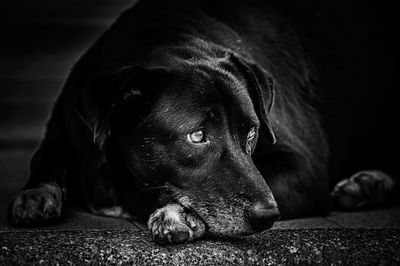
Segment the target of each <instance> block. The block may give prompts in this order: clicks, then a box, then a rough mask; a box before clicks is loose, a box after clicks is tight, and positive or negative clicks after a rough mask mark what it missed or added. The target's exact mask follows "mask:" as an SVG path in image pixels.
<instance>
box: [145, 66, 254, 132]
mask: <svg viewBox="0 0 400 266" xmlns="http://www.w3.org/2000/svg"><path fill="white" fill-rule="evenodd" d="M224 114H225V115H227V116H229V117H235V119H236V120H241V121H247V122H249V123H251V124H258V118H257V115H256V113H255V111H254V106H253V103H252V100H251V98H250V96H249V93H248V90H247V89H246V88H244V87H243V85H242V84H241V83H240V81H239V79H238V78H236V77H235V76H233V75H232V74H231V73H229V72H227V71H224V70H221V69H216V68H211V67H209V68H202V69H201V68H199V69H195V70H192V71H190V72H187V73H185V75H184V76H183V77H181V78H179V79H177V80H175V81H173V82H171V85H170V87H169V88H168V89H166V90H165V93H164V94H163V95H161V97H160V99H159V100H158V102H157V104H156V105H155V110H154V112H153V115H154V117H155V118H156V119H157V120H158V121H159V122H161V123H164V124H165V126H166V127H167V128H171V127H172V128H173V129H175V130H178V131H185V130H186V131H187V130H192V129H196V128H199V127H201V126H202V124H203V123H204V121H205V120H206V119H208V118H210V117H212V118H213V119H214V120H217V121H218V120H219V119H222V118H221V116H222V115H224Z"/></svg>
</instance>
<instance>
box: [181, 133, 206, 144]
mask: <svg viewBox="0 0 400 266" xmlns="http://www.w3.org/2000/svg"><path fill="white" fill-rule="evenodd" d="M186 139H187V141H188V142H190V143H194V144H200V143H206V142H207V141H206V136H205V133H204V131H203V130H197V131H195V132H192V133H190V134H187V135H186Z"/></svg>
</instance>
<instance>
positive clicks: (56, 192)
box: [8, 184, 62, 226]
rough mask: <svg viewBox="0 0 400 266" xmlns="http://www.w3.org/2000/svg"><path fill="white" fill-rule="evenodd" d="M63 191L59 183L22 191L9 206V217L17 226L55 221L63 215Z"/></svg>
mask: <svg viewBox="0 0 400 266" xmlns="http://www.w3.org/2000/svg"><path fill="white" fill-rule="evenodd" d="M61 207H62V191H61V188H60V187H59V186H57V185H49V184H46V185H43V186H40V187H38V188H33V189H27V190H23V191H21V192H20V193H19V194H18V195H17V196H15V198H14V199H13V201H12V202H11V204H10V206H9V214H8V215H9V216H8V219H9V221H10V223H11V224H13V225H17V226H28V225H38V224H43V223H47V222H54V221H56V220H58V219H59V218H60V216H61Z"/></svg>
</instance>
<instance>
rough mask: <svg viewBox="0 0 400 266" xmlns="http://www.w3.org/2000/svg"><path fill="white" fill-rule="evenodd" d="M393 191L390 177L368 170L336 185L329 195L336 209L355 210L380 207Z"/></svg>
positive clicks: (392, 182)
mask: <svg viewBox="0 0 400 266" xmlns="http://www.w3.org/2000/svg"><path fill="white" fill-rule="evenodd" d="M393 189H394V181H393V179H392V178H391V177H390V176H388V175H387V174H385V173H383V172H381V171H376V170H368V171H361V172H357V173H355V174H354V175H352V176H351V177H350V178H348V179H344V180H342V181H340V182H339V183H337V184H336V186H335V188H334V189H333V191H332V193H331V195H332V197H333V200H334V203H335V204H336V206H337V207H339V208H341V209H345V210H356V209H361V208H364V207H379V206H381V205H382V204H383V203H384V202H385V201H386V199H387V198H388V196H389V195H390V193H391V191H392V190H393Z"/></svg>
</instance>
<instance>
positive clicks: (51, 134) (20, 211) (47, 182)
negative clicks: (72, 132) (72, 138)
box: [8, 110, 68, 226]
mask: <svg viewBox="0 0 400 266" xmlns="http://www.w3.org/2000/svg"><path fill="white" fill-rule="evenodd" d="M55 111H56V110H55ZM57 115H58V114H57V113H55V112H53V116H52V118H51V119H50V121H49V123H48V127H47V133H46V137H45V139H44V140H43V141H42V143H41V145H40V148H39V149H38V150H37V151H36V153H35V154H34V156H33V158H32V160H31V167H30V177H29V180H28V183H27V184H26V185H25V187H24V189H23V190H22V191H21V192H19V193H18V194H17V195H16V196H15V197H14V199H13V200H12V202H11V204H10V206H9V214H8V219H9V222H10V223H11V224H14V225H20V226H23V225H31V224H41V223H46V222H50V221H56V220H58V219H59V218H60V215H61V208H62V202H63V198H64V194H65V193H66V190H65V185H66V184H65V182H66V180H65V178H66V174H67V160H68V157H67V148H66V145H65V141H66V140H65V138H62V135H60V134H61V133H60V130H61V131H62V127H59V125H58V123H59V121H58V120H57V118H58V117H57Z"/></svg>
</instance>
